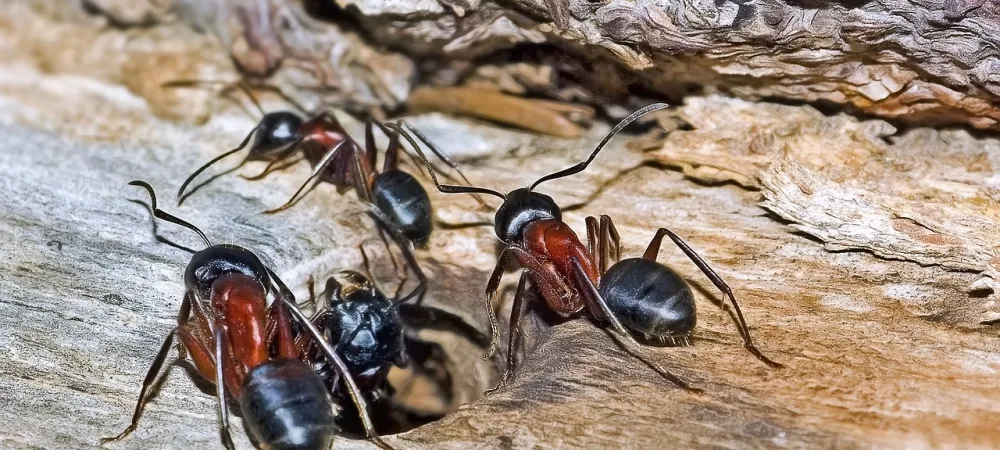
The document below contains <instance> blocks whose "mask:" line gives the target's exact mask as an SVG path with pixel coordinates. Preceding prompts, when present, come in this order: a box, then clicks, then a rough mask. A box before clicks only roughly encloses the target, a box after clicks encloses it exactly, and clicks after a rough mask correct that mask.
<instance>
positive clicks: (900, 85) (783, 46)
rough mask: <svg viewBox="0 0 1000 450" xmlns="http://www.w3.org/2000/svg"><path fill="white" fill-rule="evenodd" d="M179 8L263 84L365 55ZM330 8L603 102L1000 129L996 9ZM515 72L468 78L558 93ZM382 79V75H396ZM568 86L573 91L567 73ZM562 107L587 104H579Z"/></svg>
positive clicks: (386, 38)
mask: <svg viewBox="0 0 1000 450" xmlns="http://www.w3.org/2000/svg"><path fill="white" fill-rule="evenodd" d="M174 2H176V3H177V5H175V7H176V8H175V9H177V10H180V11H184V12H186V14H184V15H185V16H186V17H189V18H192V17H193V18H194V19H193V20H195V21H197V22H206V21H209V22H211V21H218V20H219V19H218V18H219V17H223V18H225V17H231V16H232V17H237V16H238V17H243V18H244V19H243V20H242V23H243V25H242V27H240V26H236V27H235V29H236V30H237V31H240V30H242V31H243V32H244V36H245V39H243V40H237V41H236V42H235V43H233V44H232V48H233V52H234V57H236V59H237V61H239V62H241V64H242V66H243V67H247V68H250V69H251V70H252V71H255V72H257V73H266V72H268V71H270V70H273V69H275V68H276V67H277V66H278V62H279V61H280V60H281V58H283V57H284V56H286V55H287V56H288V57H289V58H290V59H291V60H292V63H293V65H295V62H296V61H299V62H301V61H303V60H307V61H310V63H315V64H318V65H319V66H321V67H327V68H333V69H336V68H337V67H347V66H349V65H350V61H345V59H344V56H345V55H346V53H344V52H341V51H336V50H329V48H328V47H329V44H326V46H324V44H323V43H324V42H340V44H336V46H337V48H354V49H361V51H362V52H368V53H371V50H370V49H369V47H367V46H363V45H360V44H359V43H358V42H357V41H356V36H355V34H354V33H353V32H349V33H347V34H346V35H345V34H344V33H343V32H340V31H337V30H338V29H337V28H336V27H333V26H330V25H320V24H314V25H309V26H307V25H305V23H306V22H307V21H305V20H304V19H301V15H298V14H290V13H288V12H287V11H289V10H293V9H294V8H291V9H289V8H287V7H286V6H279V7H273V8H274V9H275V10H276V12H274V14H273V16H270V17H271V19H270V21H267V20H252V19H246V17H248V16H249V17H253V16H255V14H256V15H259V16H261V17H269V16H268V14H260V11H262V10H264V8H265V7H264V6H262V5H265V3H264V2H261V1H255V0H251V1H230V2H222V3H220V4H223V5H232V10H226V9H225V7H222V8H219V10H218V11H216V10H212V11H207V12H206V11H205V10H204V8H191V5H192V4H198V3H199V2H186V1H183V0H174ZM91 3H94V4H95V5H96V7H97V8H99V9H101V10H102V11H103V12H105V13H106V14H108V15H109V16H110V17H112V18H114V19H115V20H116V21H118V22H124V23H131V22H135V21H137V20H138V19H137V18H142V20H146V21H150V20H154V18H156V17H162V16H163V15H164V14H163V13H161V11H162V10H163V9H164V6H163V3H171V2H170V1H166V2H149V4H148V5H143V4H142V3H141V2H140V4H139V5H135V4H134V2H127V3H126V4H127V5H129V6H127V7H126V6H122V5H119V3H122V2H115V1H113V0H102V1H99V2H98V1H92V2H91ZM277 3H279V4H283V2H277ZM320 3H322V2H320ZM332 3H335V5H336V7H335V8H334V9H335V11H334V12H332V13H331V14H329V16H330V17H331V18H333V19H334V20H338V21H340V22H342V23H350V24H351V27H350V28H352V29H359V30H361V31H362V33H364V34H365V35H367V36H370V37H371V38H373V39H374V40H375V41H377V42H378V43H380V44H383V45H387V46H389V47H390V48H395V49H398V50H399V51H402V52H404V53H408V54H417V55H423V56H424V57H428V56H434V57H440V58H442V59H444V60H448V61H454V60H456V59H458V60H471V59H473V58H476V57H480V56H483V55H487V54H491V53H494V52H497V51H500V50H503V49H509V48H512V47H514V46H542V47H545V46H550V47H552V48H553V49H559V50H555V51H551V52H547V53H546V54H547V55H548V57H550V58H554V57H558V56H559V54H560V53H563V52H566V51H569V52H571V53H572V54H573V55H576V56H575V59H574V58H573V57H571V58H568V59H569V60H568V61H566V64H565V65H566V66H568V67H566V69H567V70H565V71H563V72H562V75H563V78H565V77H566V75H567V73H566V72H573V71H574V69H575V70H576V71H579V70H582V69H584V68H589V69H590V70H592V71H593V73H598V74H600V75H601V77H600V78H604V79H602V80H598V81H595V80H585V81H583V83H584V84H589V86H587V88H589V89H590V90H591V91H592V92H591V93H590V94H589V95H588V96H594V95H596V96H597V97H598V98H599V99H601V98H605V99H606V98H614V97H618V98H617V100H619V101H622V100H624V99H623V97H624V96H625V95H626V94H627V93H628V91H629V90H630V86H640V85H641V86H643V87H644V88H646V89H649V88H652V90H653V91H655V92H659V93H660V94H668V95H674V96H678V95H680V94H682V93H683V92H684V91H685V90H686V89H687V88H688V87H689V86H704V85H711V86H718V87H721V88H723V89H725V90H727V91H729V92H732V93H734V94H737V95H740V96H744V97H749V98H781V99H788V100H796V101H806V102H817V101H826V102H832V103H834V104H838V105H849V106H851V107H853V108H854V109H855V110H857V111H861V112H864V113H868V114H873V115H878V116H882V117H888V118H894V119H900V120H903V121H907V122H917V123H938V124H939V123H964V124H971V125H972V126H975V127H977V128H994V129H996V128H998V127H1000V125H998V121H1000V110H998V109H997V108H996V107H995V106H994V103H996V100H997V98H998V95H1000V79H998V77H997V75H996V74H997V73H998V71H1000V59H998V56H1000V55H998V50H997V49H998V48H1000V22H998V21H1000V7H998V6H997V5H996V3H994V2H991V1H983V0H949V1H944V2H931V1H910V0H894V1H780V0H763V1H742V0H734V1H725V0H723V1H688V2H679V1H653V0H649V1H625V0H622V1H610V2H596V3H594V2H584V1H574V0H518V1H480V0H473V1H466V0H449V1H440V2H439V1H434V0H426V1H412V2H397V1H386V0H336V1H334V2H332ZM328 9H329V8H328ZM233 11H235V13H234V12H233ZM248 11H249V13H248ZM241 13H242V16H240V14H241ZM282 24H284V26H282ZM230 28H233V27H231V26H230V27H224V26H217V27H216V29H220V30H229V29H230ZM247 30H250V31H249V32H247ZM222 34H223V35H225V36H229V35H231V34H232V32H231V31H229V32H224V33H222ZM348 35H349V36H350V37H349V38H348V37H347V36H348ZM233 36H238V35H233ZM234 39H236V38H235V37H234V38H233V39H226V41H227V42H229V41H233V40H234ZM307 48H308V50H307ZM364 56H365V55H360V58H359V59H361V60H363V59H364ZM369 56H370V55H369ZM581 60H584V61H587V62H586V63H584V62H583V61H581ZM608 62H613V64H608ZM518 63H522V65H523V62H519V61H514V62H512V63H510V64H499V67H492V68H491V67H481V68H480V69H474V68H470V69H467V70H466V72H468V71H478V72H479V73H478V74H479V75H480V76H482V75H485V76H486V77H487V78H494V81H496V80H495V77H496V76H498V74H497V73H496V72H497V70H500V71H501V72H506V73H507V75H506V76H503V77H502V78H505V79H506V80H507V85H508V86H507V87H508V88H513V89H525V85H527V88H528V89H531V88H532V87H534V88H536V89H539V90H545V91H548V94H550V95H554V92H556V91H558V89H557V86H555V85H557V84H560V80H559V73H560V72H559V71H558V70H552V68H551V67H546V65H544V64H542V65H541V67H536V68H535V70H531V71H529V72H532V74H533V75H534V78H535V79H534V80H527V79H525V78H530V76H525V75H528V74H526V73H525V68H524V67H523V66H519V64H518ZM375 66H376V67H377V69H379V68H381V69H384V68H388V67H387V63H378V64H375ZM391 66H392V69H394V70H396V71H397V73H396V74H395V75H388V74H379V73H378V70H376V71H375V74H376V76H375V79H376V80H380V81H382V82H386V83H385V85H386V86H387V87H386V88H385V89H383V92H382V93H381V95H369V94H364V95H359V97H363V99H364V100H368V101H371V100H373V99H375V98H378V99H379V100H380V101H381V102H382V104H384V105H395V104H396V103H398V102H399V101H402V100H403V99H404V98H405V92H406V91H407V89H408V86H407V84H408V81H407V77H409V75H410V72H408V71H407V70H406V69H407V68H409V69H412V67H406V65H405V64H403V63H402V62H398V63H392V64H391ZM449 67H451V69H449V70H444V72H445V73H450V74H452V75H445V76H444V77H443V78H441V79H442V80H450V82H456V81H460V79H456V78H455V75H454V73H453V72H454V71H455V69H456V67H469V65H468V64H465V65H464V66H463V65H461V64H460V65H458V66H455V65H449ZM293 70H296V69H293ZM459 72H461V70H459ZM316 73H317V74H322V76H309V75H303V74H301V73H299V74H298V75H299V76H298V78H303V77H304V78H311V82H312V83H313V84H319V85H323V86H331V87H340V84H341V82H343V81H345V78H343V75H344V74H345V73H344V72H343V71H340V72H338V71H337V70H332V71H330V70H321V71H318V72H316ZM539 75H541V76H542V78H543V79H545V81H544V82H543V83H542V84H543V85H544V86H537V85H536V83H537V81H538V79H537V77H538V76H539ZM577 75H578V74H577ZM369 78H370V77H369ZM473 78H475V77H473ZM569 78H570V79H573V78H579V77H578V76H577V77H574V76H573V75H572V74H571V73H570V74H569ZM390 79H391V80H392V81H388V80H390ZM347 80H349V79H347ZM515 80H516V83H511V81H515ZM577 81H579V80H577ZM445 82H448V81H445ZM563 82H565V80H563ZM347 83H348V84H349V85H348V86H342V87H343V88H344V90H345V91H348V92H353V93H358V92H360V91H358V90H357V86H352V85H350V83H352V82H351V81H347ZM369 84H370V85H372V86H374V85H375V84H372V83H369ZM511 84H516V85H520V86H519V87H511V86H510V85H511ZM532 85H535V86H532ZM390 93H391V94H390ZM563 95H567V96H576V97H580V94H579V93H571V92H563Z"/></svg>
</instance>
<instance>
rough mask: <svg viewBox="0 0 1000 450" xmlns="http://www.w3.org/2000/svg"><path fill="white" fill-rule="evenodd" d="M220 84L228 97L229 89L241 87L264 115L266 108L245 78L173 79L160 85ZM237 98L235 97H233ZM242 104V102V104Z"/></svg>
mask: <svg viewBox="0 0 1000 450" xmlns="http://www.w3.org/2000/svg"><path fill="white" fill-rule="evenodd" d="M213 85H215V86H218V85H222V89H220V90H219V93H220V95H225V96H227V97H228V93H229V91H231V90H233V89H239V90H241V91H243V93H244V94H246V95H247V97H249V98H250V101H251V102H252V103H253V104H254V106H256V107H257V111H259V112H260V115H262V116H263V115H264V108H262V107H261V106H260V102H259V101H257V96H255V95H253V91H252V90H251V89H250V87H249V85H248V84H247V82H246V80H245V79H240V80H237V81H223V80H173V81H168V82H166V83H163V84H161V85H160V87H165V88H172V87H197V86H213ZM233 100H235V99H233ZM240 106H242V104H241V105H240Z"/></svg>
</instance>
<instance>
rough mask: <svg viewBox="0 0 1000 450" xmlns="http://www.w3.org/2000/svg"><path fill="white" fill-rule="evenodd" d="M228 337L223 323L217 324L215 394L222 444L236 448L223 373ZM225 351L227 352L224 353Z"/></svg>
mask: <svg viewBox="0 0 1000 450" xmlns="http://www.w3.org/2000/svg"><path fill="white" fill-rule="evenodd" d="M226 343H227V339H226V338H225V337H224V334H223V331H222V325H220V324H216V329H215V395H216V397H217V399H216V400H217V401H218V403H217V405H218V414H219V435H220V436H221V437H222V445H224V446H225V447H226V449H227V450H236V446H234V445H233V438H232V436H231V435H230V434H229V408H228V407H227V406H226V384H225V378H226V377H225V376H224V375H223V372H224V371H225V370H224V367H223V366H224V364H223V362H224V361H226V360H227V359H229V358H224V356H228V355H229V353H228V350H229V349H228V348H227V347H226ZM224 351H225V353H224Z"/></svg>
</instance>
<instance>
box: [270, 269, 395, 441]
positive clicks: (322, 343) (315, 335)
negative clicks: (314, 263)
mask: <svg viewBox="0 0 1000 450" xmlns="http://www.w3.org/2000/svg"><path fill="white" fill-rule="evenodd" d="M267 272H268V274H270V275H271V278H272V279H273V280H274V282H275V284H276V285H277V286H278V292H279V295H278V299H277V301H282V302H284V303H285V304H286V305H288V310H289V311H291V313H292V315H293V316H295V319H296V320H298V321H299V323H300V324H301V325H302V326H303V327H305V329H306V331H307V332H308V333H309V335H310V336H311V337H312V339H313V341H314V342H315V343H316V344H317V345H319V347H320V349H321V350H322V351H323V354H324V355H325V356H326V359H327V360H328V361H330V363H332V364H333V365H334V366H335V367H336V368H337V372H339V373H340V374H341V375H343V380H344V384H345V385H346V386H347V392H348V394H349V395H350V397H351V400H352V401H353V402H354V406H355V407H356V408H357V409H358V416H359V417H360V418H361V424H362V425H363V426H364V429H365V434H366V435H367V436H368V439H369V440H370V441H371V442H372V443H373V444H375V445H377V446H378V447H379V448H383V449H388V450H392V447H390V446H389V445H388V444H386V443H385V442H383V441H382V439H380V438H379V437H378V433H376V432H375V426H374V425H372V421H371V418H370V417H369V416H368V403H367V402H366V401H365V398H364V396H363V395H362V393H361V389H359V388H358V385H357V384H356V383H355V382H354V378H353V377H352V376H351V372H350V371H349V370H348V369H347V364H345V363H344V360H343V359H341V358H340V356H339V355H337V352H336V351H335V350H334V349H333V347H331V346H330V343H329V342H327V341H326V340H325V339H323V335H322V334H321V333H320V332H319V330H318V329H316V326H315V325H313V323H312V322H311V321H310V320H309V318H308V317H306V315H305V314H304V313H303V312H302V310H300V309H299V307H298V305H296V304H295V296H293V295H292V292H291V291H290V290H289V289H288V286H285V283H284V282H282V281H281V279H280V278H278V275H277V274H275V273H274V271H273V270H271V269H270V268H267Z"/></svg>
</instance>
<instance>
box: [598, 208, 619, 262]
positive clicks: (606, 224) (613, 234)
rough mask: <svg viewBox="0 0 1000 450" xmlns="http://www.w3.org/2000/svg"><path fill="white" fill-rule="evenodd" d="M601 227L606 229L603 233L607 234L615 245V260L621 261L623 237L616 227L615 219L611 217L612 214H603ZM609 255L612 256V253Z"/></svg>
mask: <svg viewBox="0 0 1000 450" xmlns="http://www.w3.org/2000/svg"><path fill="white" fill-rule="evenodd" d="M601 227H602V228H603V229H604V231H603V232H602V233H606V234H607V239H609V240H610V241H611V243H612V244H614V245H615V254H614V258H615V262H618V261H621V259H622V237H621V235H620V234H618V229H617V228H615V221H614V220H612V219H611V216H609V215H607V214H602V215H601ZM608 256H611V255H610V254H609V255H608Z"/></svg>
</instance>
